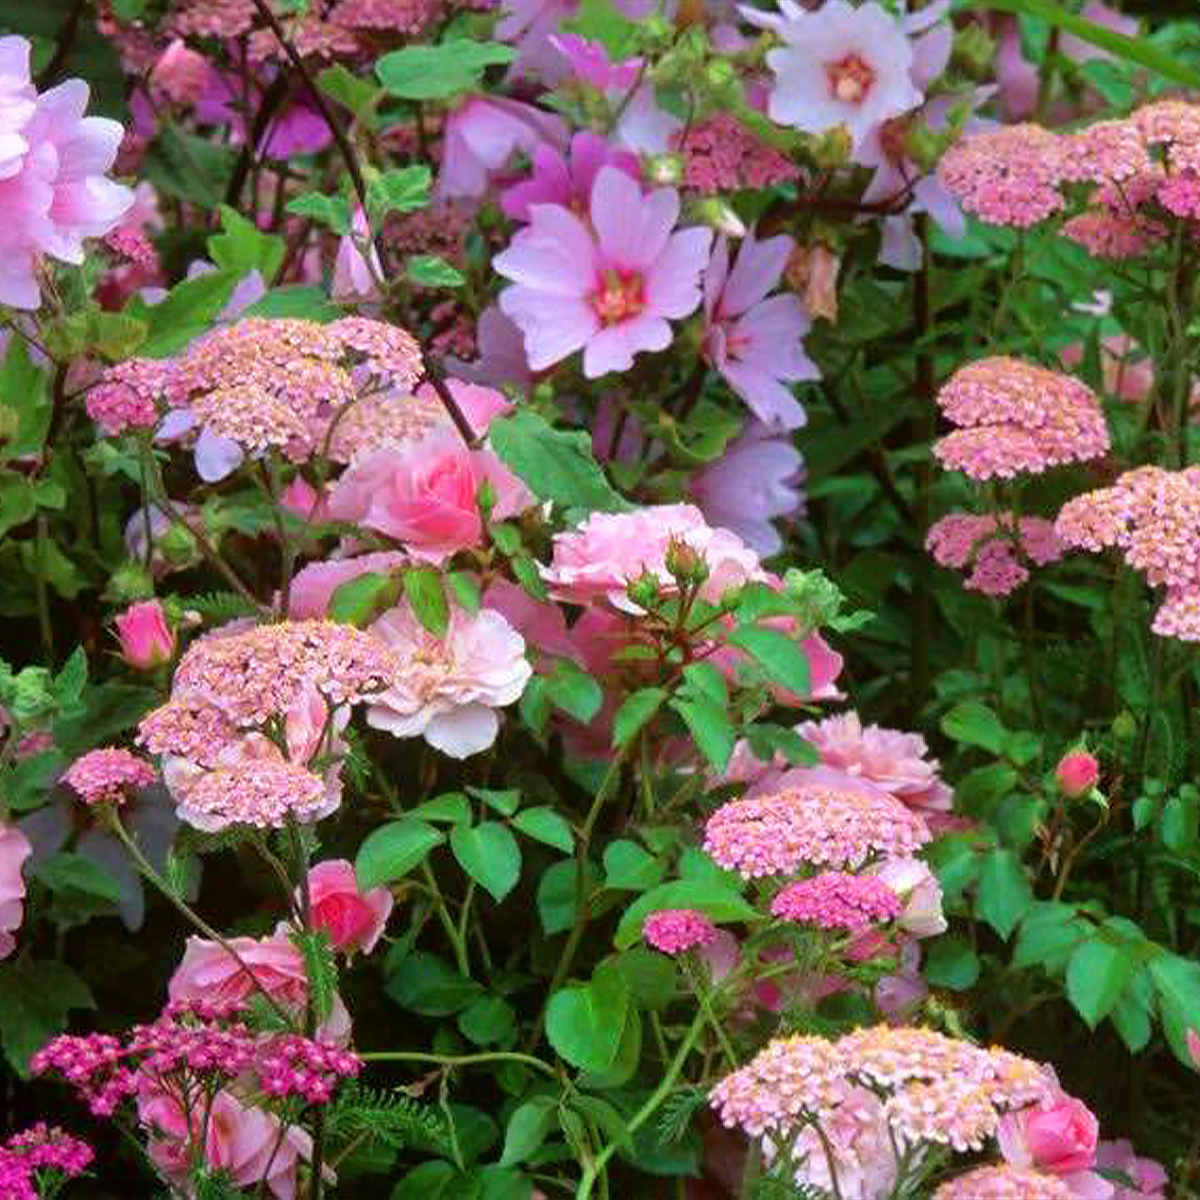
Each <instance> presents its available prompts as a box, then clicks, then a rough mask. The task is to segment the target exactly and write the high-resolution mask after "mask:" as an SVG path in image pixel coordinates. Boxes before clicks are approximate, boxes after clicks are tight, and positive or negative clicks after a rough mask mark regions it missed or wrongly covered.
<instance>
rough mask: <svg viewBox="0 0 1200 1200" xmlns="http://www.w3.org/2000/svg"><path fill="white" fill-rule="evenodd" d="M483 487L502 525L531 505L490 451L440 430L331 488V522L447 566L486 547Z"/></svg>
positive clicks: (372, 457) (367, 460)
mask: <svg viewBox="0 0 1200 1200" xmlns="http://www.w3.org/2000/svg"><path fill="white" fill-rule="evenodd" d="M485 481H487V482H488V483H490V484H491V486H492V490H493V493H494V495H495V498H496V503H495V506H494V507H493V509H492V514H493V516H495V517H496V518H497V519H503V518H505V517H508V516H511V515H513V514H514V513H517V512H520V511H521V510H522V509H524V508H527V507H528V506H529V504H530V503H531V502H532V498H531V497H530V495H529V493H528V491H527V490H526V488H525V486H524V484H522V483H521V482H520V481H519V480H518V479H516V478H515V477H514V476H513V475H512V474H511V473H510V472H509V471H508V469H507V468H506V467H505V466H504V465H503V463H501V462H500V460H499V459H498V458H497V457H496V456H495V455H494V454H493V453H492V452H491V451H490V450H471V449H469V448H468V447H467V446H466V445H465V444H464V443H463V441H462V439H461V438H460V437H459V436H458V434H457V433H455V432H454V431H453V430H451V429H448V428H446V427H444V426H437V427H435V428H433V429H431V430H429V431H428V432H427V433H426V434H425V436H424V437H422V438H421V439H420V441H417V442H410V443H408V444H406V445H403V446H400V447H399V448H395V447H387V448H384V449H380V450H375V451H373V452H371V453H369V454H367V455H365V456H364V457H362V458H360V459H358V460H357V461H356V462H355V463H354V464H353V465H352V466H351V467H350V468H349V469H348V470H347V471H346V472H345V474H344V475H342V477H341V478H340V479H339V480H338V482H337V485H336V486H335V487H334V489H333V492H332V494H331V495H330V497H329V515H330V516H331V517H333V518H334V519H336V520H340V521H355V522H357V523H359V524H361V525H364V526H366V527H367V528H368V529H376V530H378V531H379V532H380V533H386V534H387V535H388V536H389V537H392V538H395V539H396V540H397V541H399V542H403V543H404V545H405V548H406V549H407V550H408V552H409V553H410V554H411V555H412V556H413V558H416V559H420V560H421V561H423V562H431V563H443V562H445V561H446V559H448V558H450V557H451V555H453V554H456V553H457V552H458V551H460V550H466V549H468V548H470V547H472V546H477V545H479V543H480V541H481V540H482V538H483V522H482V520H481V519H480V515H479V504H478V496H479V489H480V486H481V485H482V484H483V483H484V482H485Z"/></svg>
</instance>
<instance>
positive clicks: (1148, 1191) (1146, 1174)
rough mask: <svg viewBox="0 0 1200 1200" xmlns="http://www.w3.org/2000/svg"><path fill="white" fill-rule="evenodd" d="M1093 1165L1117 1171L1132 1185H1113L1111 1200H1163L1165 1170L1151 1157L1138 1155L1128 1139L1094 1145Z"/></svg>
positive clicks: (1165, 1182) (1164, 1194) (1105, 1169)
mask: <svg viewBox="0 0 1200 1200" xmlns="http://www.w3.org/2000/svg"><path fill="white" fill-rule="evenodd" d="M1096 1166H1097V1167H1098V1168H1099V1169H1100V1170H1102V1171H1113V1172H1117V1171H1119V1172H1120V1173H1121V1174H1122V1175H1124V1176H1125V1178H1126V1179H1128V1180H1130V1181H1131V1184H1132V1186H1126V1185H1125V1184H1123V1183H1118V1184H1117V1185H1116V1191H1114V1192H1113V1194H1112V1200H1166V1196H1167V1194H1166V1192H1165V1191H1164V1189H1165V1188H1166V1186H1167V1173H1166V1171H1164V1170H1163V1169H1162V1167H1161V1166H1160V1165H1159V1164H1158V1163H1156V1162H1155V1161H1154V1159H1152V1158H1139V1157H1138V1156H1137V1154H1135V1153H1134V1150H1133V1146H1132V1144H1131V1143H1130V1142H1128V1141H1126V1140H1125V1139H1124V1138H1122V1139H1121V1140H1120V1141H1116V1142H1101V1143H1100V1144H1099V1145H1098V1146H1097V1147H1096Z"/></svg>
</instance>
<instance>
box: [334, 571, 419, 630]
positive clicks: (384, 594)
mask: <svg viewBox="0 0 1200 1200" xmlns="http://www.w3.org/2000/svg"><path fill="white" fill-rule="evenodd" d="M400 588H401V583H400V577H399V575H398V574H394V575H383V574H381V573H380V572H378V571H366V572H364V573H363V574H362V575H358V576H355V578H353V579H347V580H346V582H345V583H339V584H338V586H337V587H336V588H334V589H333V595H332V596H330V598H329V619H330V620H331V621H341V622H343V623H344V624H346V625H357V626H358V627H359V628H360V629H362V628H363V627H364V626H366V625H369V624H370V623H371V622H372V621H373V620H375V618H376V617H377V616H379V614H380V613H382V612H384V611H385V610H386V609H389V608H391V607H392V605H394V604H395V603H396V600H397V599H398V598H399V595H400Z"/></svg>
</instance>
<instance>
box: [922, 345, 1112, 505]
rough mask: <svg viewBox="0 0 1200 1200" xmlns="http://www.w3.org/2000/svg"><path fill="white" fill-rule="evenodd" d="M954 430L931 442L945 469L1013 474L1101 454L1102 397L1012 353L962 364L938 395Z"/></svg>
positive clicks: (987, 475)
mask: <svg viewBox="0 0 1200 1200" xmlns="http://www.w3.org/2000/svg"><path fill="white" fill-rule="evenodd" d="M937 403H938V407H939V408H941V410H942V412H943V414H944V415H945V416H946V419H947V420H948V421H950V422H951V424H953V425H957V426H958V429H956V430H955V431H954V432H953V433H950V434H947V435H946V436H945V437H943V438H941V439H940V440H939V441H937V442H935V443H934V446H933V453H934V456H935V457H936V458H937V459H938V461H939V462H940V463H941V464H942V466H943V467H945V468H946V469H947V470H957V471H962V472H964V473H965V474H966V475H968V476H970V477H971V478H972V479H975V480H979V481H984V480H989V479H1011V478H1013V477H1014V476H1016V475H1021V474H1035V475H1036V474H1040V473H1041V472H1043V471H1045V470H1047V469H1048V468H1050V467H1054V466H1060V465H1062V464H1065V463H1073V462H1087V461H1088V460H1089V459H1093V458H1099V457H1100V456H1101V455H1103V454H1106V453H1107V452H1108V448H1109V437H1108V426H1107V424H1106V423H1105V420H1104V412H1103V410H1102V409H1101V407H1100V402H1099V400H1097V398H1096V396H1095V395H1094V394H1093V392H1092V391H1091V389H1090V388H1088V387H1087V386H1086V385H1085V384H1083V383H1081V382H1080V381H1079V380H1077V379H1072V378H1071V377H1070V376H1067V375H1062V374H1060V373H1059V372H1057V371H1050V370H1048V369H1047V368H1045V367H1040V366H1037V365H1036V364H1034V363H1028V362H1023V361H1021V360H1020V359H1015V358H1004V357H994V358H983V359H979V360H978V361H977V362H973V363H969V364H968V365H967V366H965V367H962V368H960V369H959V370H958V371H956V372H955V373H954V375H953V376H951V378H950V380H949V381H948V382H947V383H946V384H945V385H944V386H943V387H942V389H941V391H939V392H938V395H937Z"/></svg>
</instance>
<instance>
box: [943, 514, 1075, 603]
mask: <svg viewBox="0 0 1200 1200" xmlns="http://www.w3.org/2000/svg"><path fill="white" fill-rule="evenodd" d="M925 548H926V549H927V550H928V551H929V553H930V554H932V555H933V559H934V561H935V562H936V563H938V564H939V565H940V566H943V567H955V568H958V569H959V570H964V569H968V568H969V574H968V575H967V578H966V580H965V581H964V584H963V586H964V587H966V588H968V589H969V590H971V591H974V592H982V593H983V594H984V595H985V596H1007V595H1009V594H1010V593H1011V592H1014V591H1016V589H1017V588H1019V587H1020V586H1021V585H1022V584H1024V583H1027V582H1028V580H1029V567H1028V565H1027V564H1028V563H1034V564H1036V565H1037V566H1039V567H1042V566H1047V565H1048V564H1050V563H1053V562H1057V561H1058V560H1059V559H1060V558H1062V556H1063V554H1064V552H1065V551H1064V547H1063V545H1062V542H1060V541H1059V538H1058V535H1057V534H1056V533H1055V532H1054V523H1053V522H1052V521H1048V520H1046V519H1045V518H1044V517H1021V518H1019V519H1018V518H1016V517H1014V516H1013V515H1012V514H1009V513H1002V514H999V515H987V516H974V515H972V514H969V513H951V514H950V515H948V516H945V517H942V519H941V520H940V521H937V522H936V523H935V524H934V525H933V526H931V527H930V530H929V533H928V534H927V535H926V538H925Z"/></svg>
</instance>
